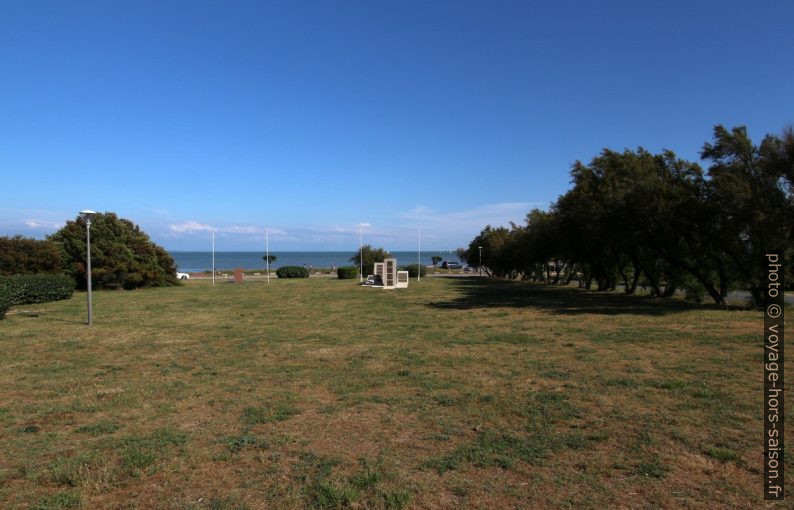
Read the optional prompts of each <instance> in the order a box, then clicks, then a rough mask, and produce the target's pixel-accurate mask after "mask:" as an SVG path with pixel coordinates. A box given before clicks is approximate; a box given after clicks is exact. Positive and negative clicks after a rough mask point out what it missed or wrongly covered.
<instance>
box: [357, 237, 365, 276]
mask: <svg viewBox="0 0 794 510" xmlns="http://www.w3.org/2000/svg"><path fill="white" fill-rule="evenodd" d="M358 281H359V283H361V282H363V281H364V225H363V224H361V223H359V225H358Z"/></svg>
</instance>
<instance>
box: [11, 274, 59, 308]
mask: <svg viewBox="0 0 794 510" xmlns="http://www.w3.org/2000/svg"><path fill="white" fill-rule="evenodd" d="M74 287H75V284H74V280H73V279H72V278H71V277H69V276H67V275H63V274H18V275H13V276H0V288H4V289H5V290H6V291H8V295H9V299H10V302H11V305H27V304H31V303H46V302H48V301H58V300H60V299H68V298H70V297H71V296H72V292H74Z"/></svg>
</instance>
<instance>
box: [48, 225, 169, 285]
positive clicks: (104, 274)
mask: <svg viewBox="0 0 794 510" xmlns="http://www.w3.org/2000/svg"><path fill="white" fill-rule="evenodd" d="M85 227H86V225H85V220H84V219H83V218H82V217H78V218H77V219H75V220H74V221H67V222H66V225H64V226H63V228H61V229H60V230H59V231H58V232H56V233H54V234H52V235H51V236H50V237H49V239H50V240H51V241H53V242H55V243H57V244H58V245H60V247H61V250H62V252H63V255H64V262H65V265H64V269H65V271H66V272H67V273H69V274H71V275H72V276H73V277H74V280H75V282H76V283H77V286H78V288H80V289H84V288H85V280H86V279H85V273H86V267H85V257H86V229H85ZM91 276H92V278H93V280H92V281H93V285H94V288H95V289H122V288H123V289H135V288H138V287H164V286H168V285H179V282H178V281H177V279H176V266H175V265H174V259H173V258H172V257H171V255H169V254H168V252H167V251H165V249H164V248H162V247H161V246H158V245H156V244H155V243H153V242H152V240H151V239H149V236H148V235H146V233H145V232H144V231H142V230H141V228H140V227H139V226H138V225H136V224H135V223H133V222H131V221H130V220H125V219H123V218H119V217H118V216H116V215H115V214H114V213H110V212H108V213H98V214H97V215H96V216H94V219H93V220H91Z"/></svg>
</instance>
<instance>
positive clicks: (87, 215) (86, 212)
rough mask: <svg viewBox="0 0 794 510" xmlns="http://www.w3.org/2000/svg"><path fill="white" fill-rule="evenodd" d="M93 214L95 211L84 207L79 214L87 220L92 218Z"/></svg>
mask: <svg viewBox="0 0 794 510" xmlns="http://www.w3.org/2000/svg"><path fill="white" fill-rule="evenodd" d="M95 214H96V211H92V210H91V209H85V210H82V211H80V216H82V217H83V218H85V219H87V220H90V219H91V218H93V217H94V215H95Z"/></svg>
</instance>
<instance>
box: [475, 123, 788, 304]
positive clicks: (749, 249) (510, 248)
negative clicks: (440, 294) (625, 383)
mask: <svg viewBox="0 0 794 510" xmlns="http://www.w3.org/2000/svg"><path fill="white" fill-rule="evenodd" d="M701 158H702V160H703V162H705V163H706V164H707V165H708V169H707V170H706V171H705V172H704V171H703V169H702V168H701V166H700V165H698V164H697V163H692V162H689V161H685V160H682V159H679V158H678V157H677V156H676V155H675V154H674V153H673V152H672V151H663V152H661V153H660V154H652V153H650V152H649V151H647V150H645V149H643V148H638V149H637V150H625V151H623V152H616V151H612V150H609V149H604V150H603V151H602V152H601V153H600V154H599V155H597V156H596V157H594V158H593V159H592V160H591V161H590V163H588V164H584V163H582V162H580V161H577V162H575V163H574V164H573V165H572V168H571V179H572V184H573V186H572V188H571V189H570V190H569V191H568V192H566V193H565V194H564V195H562V196H561V197H559V199H558V200H557V201H556V202H554V203H553V204H552V205H551V207H550V208H549V210H548V211H540V210H537V209H536V210H533V211H531V212H530V213H529V214H528V215H527V216H526V218H525V221H524V224H523V225H516V224H511V225H510V228H506V227H492V226H490V225H489V226H486V227H485V228H484V229H483V230H482V231H481V232H480V234H479V235H478V236H477V237H475V238H474V239H473V240H472V241H471V242H470V243H469V246H468V249H467V250H465V251H466V252H467V254H468V255H471V257H469V258H474V257H478V256H479V255H478V250H479V247H482V262H483V265H484V266H485V269H486V270H487V272H488V274H489V275H492V276H496V277H502V278H523V279H528V280H537V281H544V282H548V283H562V284H568V283H570V282H571V281H572V280H574V279H575V280H577V281H578V282H579V284H580V286H582V287H586V288H592V287H593V286H595V288H597V289H599V290H613V289H615V288H616V287H618V286H622V287H623V288H624V289H625V292H627V293H633V292H635V290H636V289H637V287H638V286H642V287H645V288H647V289H649V290H650V292H651V294H652V295H654V296H659V297H664V296H671V295H673V294H674V293H675V292H676V291H679V290H681V291H685V292H686V294H687V296H688V297H690V298H692V299H695V300H699V299H700V298H701V296H704V295H708V296H709V297H710V298H711V299H713V300H714V302H715V303H718V304H723V303H724V302H725V298H726V297H727V294H728V292H730V291H731V290H733V289H739V288H741V289H747V290H750V291H751V293H752V296H753V299H754V300H755V301H756V303H758V302H760V299H761V292H762V285H763V278H764V275H763V257H764V252H765V251H767V250H785V258H786V261H787V264H786V267H787V271H788V275H787V279H788V282H790V283H794V282H792V279H791V278H792V274H791V268H792V264H791V262H792V245H793V243H792V241H794V237H793V236H794V193H793V191H794V180H793V177H794V134H792V130H791V129H786V130H785V131H784V132H783V134H782V135H781V136H775V135H767V136H766V137H764V139H763V140H762V141H761V143H760V145H754V144H753V142H752V141H751V140H750V138H749V136H748V135H747V130H746V129H745V128H744V127H736V128H733V129H731V130H728V129H726V128H725V127H723V126H720V125H718V126H716V127H715V128H714V133H713V139H712V141H710V142H707V143H705V144H704V146H703V150H702V152H701Z"/></svg>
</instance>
